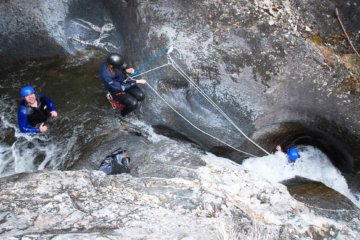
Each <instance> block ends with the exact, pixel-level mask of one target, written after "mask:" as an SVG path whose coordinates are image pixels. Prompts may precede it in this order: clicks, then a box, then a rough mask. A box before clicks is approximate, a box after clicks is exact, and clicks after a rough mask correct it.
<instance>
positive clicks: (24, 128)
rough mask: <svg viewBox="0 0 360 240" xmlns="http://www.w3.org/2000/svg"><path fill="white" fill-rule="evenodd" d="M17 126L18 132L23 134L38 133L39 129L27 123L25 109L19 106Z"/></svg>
mask: <svg viewBox="0 0 360 240" xmlns="http://www.w3.org/2000/svg"><path fill="white" fill-rule="evenodd" d="M18 124H19V128H20V131H21V132H23V133H39V132H40V129H39V128H34V127H32V126H31V125H30V124H29V123H28V117H27V114H26V107H25V106H21V107H20V108H19V112H18Z"/></svg>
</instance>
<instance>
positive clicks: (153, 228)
mask: <svg viewBox="0 0 360 240" xmlns="http://www.w3.org/2000/svg"><path fill="white" fill-rule="evenodd" d="M164 144H165V145H166V147H167V148H166V151H164V152H163V153H161V154H155V150H156V149H157V148H158V145H164ZM183 147H185V146H183ZM147 148H148V149H149V153H148V155H147V157H148V158H147V159H144V160H142V161H134V162H132V164H133V165H132V167H133V169H134V171H135V175H136V174H139V173H140V175H141V176H137V177H133V176H131V175H128V174H122V175H113V176H106V175H105V174H104V173H102V172H99V171H61V172H60V171H50V172H39V173H37V174H28V173H23V174H18V175H14V176H11V177H5V178H1V179H0V183H1V186H2V187H1V189H0V209H1V213H0V236H1V237H2V238H4V239H6V238H11V237H19V238H21V237H23V238H26V237H29V238H32V237H33V238H39V237H41V238H42V239H53V238H56V239H69V238H70V239H73V238H77V239H99V238H101V237H103V238H126V239H140V238H149V237H150V238H158V239H179V238H194V239H219V238H221V239H229V238H232V237H233V238H240V239H244V238H245V237H249V238H250V239H255V238H256V236H259V234H260V233H261V234H262V235H264V236H267V239H292V238H311V237H313V236H319V238H328V237H337V238H344V239H356V237H357V236H358V233H359V231H360V229H359V226H360V225H359V224H358V222H359V220H358V217H357V216H358V210H357V209H356V208H355V207H354V208H352V209H353V210H351V211H350V212H348V211H341V213H339V214H340V215H341V217H339V216H338V215H336V216H335V218H333V217H334V216H333V215H330V216H327V215H326V214H325V213H326V211H324V210H321V209H320V208H319V210H318V211H319V213H317V214H313V213H312V209H311V208H308V207H307V206H305V205H304V204H302V203H300V202H297V201H296V200H294V199H293V198H292V197H291V196H290V195H289V193H288V191H287V190H286V187H285V186H283V185H280V184H270V183H269V182H266V181H262V179H260V178H259V177H257V176H255V175H252V174H251V173H249V172H247V171H245V170H244V169H242V168H241V166H240V165H237V164H235V163H233V162H231V161H228V160H226V159H222V158H216V157H214V156H212V155H204V154H203V153H201V152H200V151H199V150H197V149H194V148H192V147H190V146H187V149H189V152H188V153H187V154H186V155H184V154H182V153H183V152H184V149H179V145H178V143H176V142H175V141H171V140H162V141H160V142H157V143H148V145H147ZM173 156H177V158H176V159H177V160H176V161H172V159H173ZM193 159H197V161H193ZM134 160H136V159H135V158H134ZM138 160H139V159H138ZM160 167H161V168H162V169H163V171H164V173H163V174H161V173H160V171H161V170H160V169H158V168H160ZM334 219H337V221H335V220H334ZM339 219H340V220H339ZM344 219H346V223H345V222H344V221H345V220H344ZM294 222H295V223H296V224H292V223H294ZM300 226H301V227H300ZM164 236H165V237H164Z"/></svg>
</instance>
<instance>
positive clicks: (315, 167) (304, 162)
mask: <svg viewBox="0 0 360 240" xmlns="http://www.w3.org/2000/svg"><path fill="white" fill-rule="evenodd" d="M300 155H301V157H300V158H299V159H298V160H297V161H296V162H295V164H290V163H288V159H287V156H286V154H285V153H283V152H276V153H275V154H272V155H268V156H265V157H259V158H249V159H246V160H245V161H244V162H243V164H242V165H243V167H245V168H246V169H248V170H250V171H252V172H256V173H257V174H259V175H261V176H262V177H263V178H265V179H267V180H269V181H271V182H281V181H283V180H287V179H291V178H294V177H295V176H301V177H304V178H307V179H311V180H314V181H318V182H322V183H323V184H325V185H326V186H328V187H330V188H332V189H334V190H336V191H338V192H339V193H341V194H343V195H344V196H346V197H347V198H349V199H350V200H351V201H352V202H353V203H354V204H355V205H357V206H358V207H360V200H359V198H358V197H357V196H356V195H355V194H353V193H352V192H351V191H350V189H349V187H348V184H347V182H346V180H345V178H344V177H343V176H342V175H341V172H340V171H339V170H338V169H336V168H335V167H334V166H333V165H332V163H331V161H330V160H329V159H328V157H327V156H326V155H325V154H324V153H323V152H321V151H320V150H319V149H317V148H314V147H310V146H304V147H302V148H301V152H300Z"/></svg>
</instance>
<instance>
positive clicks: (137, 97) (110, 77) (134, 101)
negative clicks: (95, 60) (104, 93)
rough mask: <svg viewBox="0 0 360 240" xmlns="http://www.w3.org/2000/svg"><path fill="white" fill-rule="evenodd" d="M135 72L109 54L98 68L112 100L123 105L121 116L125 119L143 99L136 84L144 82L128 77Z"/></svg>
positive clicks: (115, 56) (116, 57) (116, 55)
mask: <svg viewBox="0 0 360 240" xmlns="http://www.w3.org/2000/svg"><path fill="white" fill-rule="evenodd" d="M134 71H135V70H134V69H133V68H127V66H126V64H125V63H124V60H123V58H122V57H121V56H120V55H119V54H117V53H111V54H110V55H109V56H108V57H107V59H106V60H105V61H104V62H103V63H102V65H101V67H100V76H101V80H102V82H103V84H104V85H105V87H106V88H107V90H108V91H109V92H110V94H111V96H112V98H113V99H114V100H115V101H117V102H119V103H120V104H121V105H123V106H124V107H125V108H124V109H123V110H121V115H122V116H123V117H125V116H126V115H127V114H129V113H130V112H132V111H134V110H135V109H136V108H137V107H138V104H139V102H141V101H143V100H144V99H145V94H144V92H143V91H142V90H141V89H140V88H139V87H138V86H137V85H136V84H145V83H146V80H144V79H140V80H132V79H130V78H129V75H130V74H132V73H133V72H134Z"/></svg>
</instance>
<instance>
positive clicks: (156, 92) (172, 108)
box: [147, 83, 256, 157]
mask: <svg viewBox="0 0 360 240" xmlns="http://www.w3.org/2000/svg"><path fill="white" fill-rule="evenodd" d="M147 86H148V87H149V88H150V89H151V90H152V91H153V92H154V93H155V94H156V95H157V96H158V97H159V98H160V99H161V100H162V101H163V102H164V103H165V104H166V105H168V106H169V107H170V108H171V110H173V111H174V112H175V113H176V114H177V115H179V116H180V117H181V118H182V119H184V120H185V121H186V122H187V123H189V124H190V125H191V126H192V127H193V128H195V129H196V130H198V131H200V132H202V133H203V134H205V135H207V136H209V137H211V138H213V139H215V140H217V141H219V142H221V143H222V144H224V145H226V146H228V147H230V148H231V149H233V150H235V151H238V152H241V153H244V154H246V155H249V156H251V157H256V156H255V155H253V154H251V153H247V152H245V151H242V150H240V149H237V148H235V147H233V146H231V145H230V144H228V143H226V142H224V141H222V140H221V139H219V138H217V137H215V136H213V135H211V134H210V133H207V132H205V131H204V130H202V129H200V128H199V127H197V126H196V125H194V124H193V123H192V122H191V121H190V120H188V119H187V118H186V117H185V116H183V115H182V114H181V113H180V112H179V111H177V110H176V109H175V108H174V107H173V106H171V104H170V103H168V102H167V101H166V100H165V99H164V98H163V97H162V96H161V95H160V93H159V92H158V91H156V90H155V89H154V88H153V87H152V86H151V85H150V84H149V83H147Z"/></svg>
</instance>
